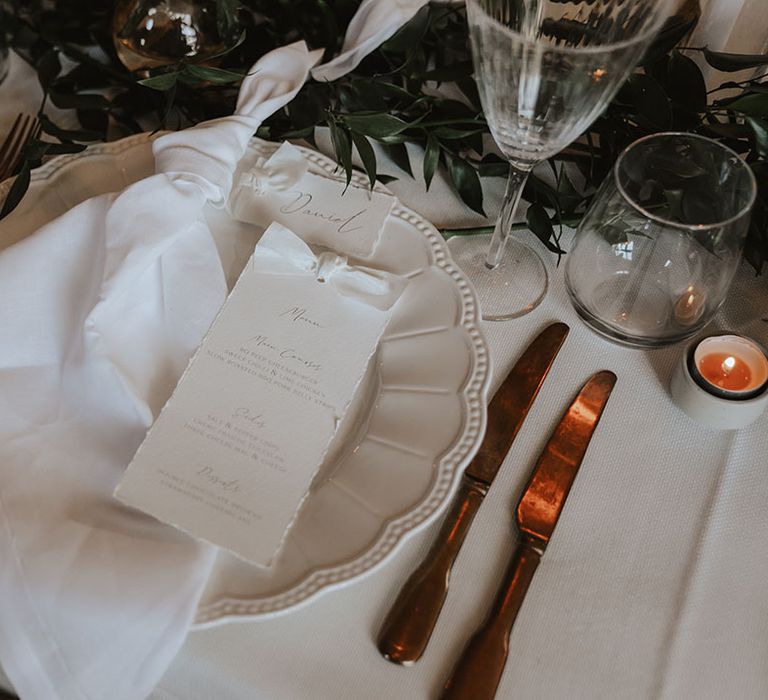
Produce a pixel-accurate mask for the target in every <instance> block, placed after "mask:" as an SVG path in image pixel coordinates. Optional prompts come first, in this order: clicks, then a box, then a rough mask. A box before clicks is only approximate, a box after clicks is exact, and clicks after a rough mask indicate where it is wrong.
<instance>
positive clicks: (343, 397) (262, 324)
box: [115, 224, 406, 567]
mask: <svg viewBox="0 0 768 700" xmlns="http://www.w3.org/2000/svg"><path fill="white" fill-rule="evenodd" d="M405 284H406V280H405V279H404V278H402V277H398V276H396V275H392V274H389V273H386V272H382V271H378V270H372V269H368V268H361V267H352V266H349V265H347V264H346V260H345V258H343V257H340V256H337V255H336V254H334V253H321V254H320V255H317V256H315V254H314V253H313V252H312V251H311V250H310V248H309V247H308V246H307V245H306V243H304V242H303V241H302V240H301V239H300V238H298V237H297V236H296V235H294V234H293V233H292V232H291V231H289V230H288V229H286V228H284V227H283V226H281V225H280V224H273V225H272V226H270V227H269V228H268V229H267V231H266V232H265V233H264V235H263V236H262V239H261V240H260V242H259V244H258V245H257V246H256V249H255V251H254V254H253V256H252V258H251V259H250V261H249V262H248V264H247V265H246V267H245V270H244V271H243V273H242V275H241V276H240V279H239V280H238V282H237V284H236V285H235V288H234V289H233V291H232V293H231V294H230V296H229V298H228V300H227V301H226V303H225V304H224V306H223V307H222V309H221V311H220V312H219V315H218V316H217V317H216V320H215V321H214V323H213V325H212V326H211V329H210V331H209V332H208V334H207V335H206V337H205V338H204V340H203V342H202V344H201V346H200V348H199V349H198V351H197V353H196V354H195V356H194V358H193V359H192V361H191V362H190V365H189V367H188V368H187V370H186V372H185V373H184V375H183V376H182V378H181V380H180V381H179V384H178V386H177V387H176V390H175V391H174V393H173V396H172V397H171V398H170V400H169V401H168V403H167V404H166V406H165V408H164V409H163V410H162V412H161V414H160V416H159V417H158V419H157V420H156V421H155V423H154V425H153V426H152V428H151V429H150V431H149V433H148V435H147V438H146V439H145V441H144V443H143V444H142V445H141V447H140V448H139V450H138V452H137V453H136V455H135V457H134V459H133V461H132V462H131V464H130V465H129V467H128V470H127V472H126V474H125V476H124V478H123V480H122V481H121V482H120V484H119V485H118V487H117V489H116V491H115V496H116V497H117V498H118V499H119V500H121V501H123V502H124V503H126V504H128V505H130V506H133V507H135V508H138V509H140V510H142V511H145V512H146V513H149V514H150V515H153V516H155V517H156V518H158V519H159V520H162V521H164V522H166V523H169V524H171V525H174V526H176V527H178V528H180V529H181V530H184V531H185V532H188V533H189V534H191V535H194V536H195V537H198V538H200V539H202V540H205V541H208V542H211V543H213V544H216V545H219V546H221V547H224V548H225V549H228V550H230V551H232V552H233V553H234V554H236V555H238V556H240V557H242V558H243V559H246V560H248V561H250V562H253V563H254V564H258V565H260V566H265V567H267V566H270V565H271V563H272V561H273V560H274V557H275V555H276V554H277V552H278V550H279V549H280V547H281V545H282V542H283V539H284V537H285V535H286V533H287V531H288V529H289V527H290V525H291V523H292V522H293V520H294V518H295V517H296V514H297V512H298V510H299V507H300V505H301V503H302V501H303V500H304V498H305V496H306V494H307V491H308V489H309V486H310V483H311V481H312V478H313V476H314V475H315V473H316V472H317V470H318V469H319V467H320V465H321V464H322V461H323V458H324V456H325V453H326V451H327V449H328V445H329V443H330V441H331V438H332V437H333V435H334V432H335V431H336V428H337V426H338V424H339V422H340V420H341V418H342V417H343V415H344V413H345V411H346V410H347V407H348V406H349V404H350V402H351V400H352V397H353V395H354V393H355V390H356V389H357V387H358V385H359V384H360V382H361V380H362V378H363V375H364V373H365V370H366V366H367V364H368V362H369V360H370V358H371V356H372V355H373V353H374V352H375V350H376V347H377V345H378V342H379V339H380V337H381V334H382V332H383V330H384V327H385V325H386V323H387V320H388V318H389V311H390V309H391V307H392V305H393V304H394V303H395V301H396V300H397V298H398V297H399V295H400V293H401V292H402V290H403V288H404V286H405Z"/></svg>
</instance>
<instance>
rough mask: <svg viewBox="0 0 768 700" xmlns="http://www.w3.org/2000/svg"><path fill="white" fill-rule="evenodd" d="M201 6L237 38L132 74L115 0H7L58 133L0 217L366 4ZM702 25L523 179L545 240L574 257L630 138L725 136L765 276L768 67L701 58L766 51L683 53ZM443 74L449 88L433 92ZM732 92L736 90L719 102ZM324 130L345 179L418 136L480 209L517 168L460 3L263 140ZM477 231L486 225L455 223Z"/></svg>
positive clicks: (664, 35)
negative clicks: (494, 122) (45, 181)
mask: <svg viewBox="0 0 768 700" xmlns="http://www.w3.org/2000/svg"><path fill="white" fill-rule="evenodd" d="M206 1H207V3H208V4H209V5H211V6H212V8H213V10H214V11H215V12H216V13H217V18H218V22H219V29H220V30H221V33H222V34H223V33H224V28H226V27H227V26H236V27H237V31H238V33H239V39H238V40H237V41H235V42H233V43H234V46H233V48H231V49H230V50H228V51H227V52H225V53H224V54H223V55H219V56H218V57H216V59H215V61H214V62H213V63H214V64H215V65H212V64H211V63H210V62H207V63H206V65H200V64H198V63H195V62H194V61H192V60H189V61H182V62H179V63H178V64H175V65H169V66H163V67H160V68H157V69H153V70H151V71H150V72H149V74H147V73H146V72H145V73H142V74H133V73H131V72H129V71H128V70H127V69H125V68H124V67H123V65H122V64H121V63H120V61H119V60H118V58H117V55H116V53H115V49H114V46H113V40H112V33H111V27H110V19H111V14H112V5H113V3H112V2H111V0H110V1H107V0H59V1H58V2H55V3H54V7H53V9H50V8H51V5H50V3H48V2H46V1H45V0H33V1H32V2H29V1H28V0H27V1H25V0H0V27H4V28H5V31H6V33H7V37H6V40H7V41H8V42H9V43H10V45H11V46H12V47H13V48H14V49H15V50H16V51H17V52H18V53H19V54H20V55H21V56H22V57H23V58H25V59H26V60H27V61H28V62H29V63H30V64H31V65H33V66H34V67H35V69H36V70H37V74H38V78H39V80H40V83H41V85H42V87H43V90H44V93H45V99H44V100H43V104H42V105H41V108H40V114H39V118H40V119H41V122H42V127H43V131H44V132H45V133H46V134H48V135H49V136H53V137H55V138H56V139H57V140H58V141H59V143H50V142H48V141H37V142H34V143H32V144H30V145H29V146H28V148H27V150H26V154H25V158H24V160H23V162H22V163H21V165H20V168H19V177H18V178H17V180H16V182H15V183H14V186H13V187H12V189H11V192H10V193H9V196H8V198H7V200H6V202H5V204H4V206H3V209H2V211H1V212H0V217H1V216H4V215H5V214H7V213H8V212H9V211H11V210H12V209H13V207H15V206H16V204H18V202H19V201H20V199H21V198H22V196H23V194H24V192H25V191H26V189H27V186H28V183H29V173H30V170H31V168H33V167H35V166H36V165H39V163H40V162H41V160H42V158H43V157H45V156H48V155H53V154H57V153H62V152H74V151H77V150H81V149H82V148H84V144H86V143H88V142H92V141H98V140H104V139H106V137H107V134H108V133H109V135H110V137H112V138H114V137H115V136H120V135H125V134H129V133H136V132H140V131H145V130H147V129H150V130H151V129H158V128H180V127H183V126H186V125H189V124H194V123H197V122H199V121H202V120H205V119H211V118H215V117H219V116H223V115H225V114H228V113H230V112H231V111H232V109H233V107H234V103H235V99H236V96H237V84H238V82H239V81H240V79H241V78H242V76H243V74H244V71H245V70H247V68H248V67H250V66H251V65H252V64H253V63H254V62H255V61H256V60H257V59H258V58H259V57H260V56H261V55H263V54H264V53H266V52H267V51H269V50H271V49H273V48H276V47H278V46H282V45H284V44H286V43H289V42H291V41H295V40H297V39H300V38H302V39H304V40H306V41H307V43H308V44H309V45H310V47H313V48H324V49H325V50H326V53H325V59H326V60H327V59H329V58H331V57H332V56H333V55H334V54H335V53H336V52H337V51H338V50H339V49H340V48H341V44H342V42H343V37H344V31H345V29H346V27H347V25H348V23H349V20H350V19H351V17H352V16H353V14H354V12H355V10H356V9H357V6H358V5H359V0H200V2H206ZM695 20H696V16H692V17H675V18H671V19H670V20H669V21H668V22H667V24H666V25H665V27H664V28H663V30H662V32H661V33H660V34H659V36H658V38H657V40H656V42H655V43H654V44H653V46H651V48H650V49H649V50H648V52H647V53H646V56H645V58H644V59H643V61H642V65H641V67H640V68H639V69H638V70H637V71H636V72H635V74H633V75H632V76H631V77H630V78H629V80H628V81H627V83H626V84H625V85H624V86H623V87H622V89H621V90H620V92H619V93H618V95H617V96H616V98H615V99H614V100H613V102H612V103H611V104H610V106H609V107H608V109H607V110H606V112H605V113H604V114H603V115H602V116H601V117H600V118H598V119H597V120H596V121H595V123H594V124H592V126H591V127H590V128H589V129H588V130H587V132H586V133H585V134H584V135H583V137H582V138H580V139H578V140H577V141H576V142H574V143H573V144H571V146H569V147H568V148H566V149H565V150H564V151H563V152H562V153H561V154H559V155H558V156H557V159H556V160H554V159H552V160H551V161H550V163H549V165H550V167H551V168H552V170H553V173H554V180H552V182H555V183H556V184H555V185H551V184H548V183H547V182H545V181H544V180H542V179H541V178H539V177H537V176H536V175H535V174H534V175H533V176H532V177H531V178H530V179H529V181H528V183H527V185H526V190H525V192H524V196H525V198H526V199H527V201H529V202H530V205H529V207H528V210H527V226H528V227H529V228H530V229H531V230H532V231H533V233H534V234H536V236H538V237H539V238H540V239H541V240H542V242H544V244H545V245H546V246H547V247H548V248H549V249H550V250H551V251H553V252H555V253H557V254H558V255H559V254H561V253H562V252H564V251H562V249H561V247H560V244H559V239H560V232H561V230H562V225H563V224H570V225H573V224H575V223H577V222H578V220H579V219H580V218H581V216H582V215H583V213H584V211H585V210H586V208H587V206H588V205H589V202H590V201H591V198H592V197H593V196H594V193H595V191H596V189H597V187H598V186H599V184H600V182H601V181H602V180H603V178H604V177H605V176H606V175H607V174H608V172H609V171H610V168H611V167H612V165H613V163H614V162H615V160H616V158H617V156H618V154H619V153H620V152H621V150H622V149H623V148H624V147H626V146H627V145H629V144H630V143H631V142H632V141H634V140H636V139H637V138H640V137H642V136H645V135H647V134H651V133H656V132H659V131H669V130H675V131H690V132H695V133H699V134H703V135H705V136H709V137H710V138H715V139H718V140H719V141H721V142H722V143H724V144H726V145H727V146H729V147H730V148H732V149H733V150H735V151H736V152H737V153H739V154H740V155H741V156H742V157H743V158H744V159H745V160H746V162H747V163H748V164H749V165H750V167H751V168H752V170H753V171H754V173H755V175H756V177H757V181H758V190H759V191H758V199H757V202H756V205H755V209H754V212H753V216H752V222H751V226H750V230H749V234H748V240H747V246H746V250H745V257H746V259H747V260H748V261H749V262H750V263H751V264H752V266H753V267H754V268H755V270H756V271H757V272H758V273H759V272H760V271H761V270H762V268H763V266H764V264H765V262H766V261H768V80H766V76H768V73H767V74H763V75H758V76H757V77H755V78H752V79H750V80H744V81H738V82H735V81H726V82H724V83H723V84H722V85H720V86H719V87H718V88H716V89H715V90H712V91H710V92H709V93H708V92H707V90H706V86H705V83H704V79H703V77H702V74H701V71H700V69H699V67H698V66H697V64H696V63H695V62H694V61H693V60H692V59H691V55H693V53H695V52H696V53H702V54H703V57H704V59H705V60H706V61H707V62H708V63H709V65H710V66H712V67H714V68H716V69H717V70H719V71H723V72H726V73H727V72H735V71H740V70H744V69H747V68H758V67H761V66H768V55H754V56H748V55H739V54H724V53H716V52H712V51H708V50H707V49H706V48H692V47H687V48H683V49H677V48H675V46H676V45H677V44H678V42H679V41H680V40H681V38H682V37H683V36H685V35H686V34H687V32H688V31H689V30H690V28H691V27H692V25H693V23H695ZM62 59H64V60H62ZM62 63H65V65H66V66H67V67H66V68H63V67H62ZM438 85H439V86H441V87H442V88H443V89H442V90H440V91H439V92H438V91H437V90H436V89H435V88H436V86H438ZM725 90H729V91H730V92H729V93H728V96H727V97H720V95H722V94H723V91H725ZM105 95H108V97H107V96H105ZM446 95H453V97H447V96H446ZM48 100H50V102H52V103H53V104H54V105H55V106H56V107H59V108H63V109H74V110H76V113H77V117H78V120H79V122H80V124H81V125H82V128H81V129H77V130H73V131H70V130H64V129H61V128H60V127H59V126H57V125H56V124H55V123H54V122H53V121H52V120H51V119H49V118H48V117H47V116H46V114H45V111H44V110H45V106H46V104H47V102H48ZM318 126H326V127H328V128H329V130H330V136H331V141H332V144H333V148H334V150H335V153H336V158H337V160H338V162H339V163H340V164H341V165H342V166H343V167H344V169H345V170H346V172H347V176H348V177H349V176H350V175H351V170H352V154H353V148H354V149H356V150H357V152H358V154H359V156H360V159H361V161H362V163H363V165H364V169H365V171H366V173H367V175H368V177H369V178H370V181H371V183H373V182H374V181H375V180H376V179H378V180H381V181H386V180H387V178H386V176H383V175H381V174H379V173H378V170H377V163H376V156H375V152H374V149H373V147H372V142H374V143H376V144H378V145H380V146H381V147H382V148H383V149H384V151H385V152H386V153H387V154H388V155H389V156H390V157H391V158H392V160H393V161H394V162H395V163H396V164H397V165H398V166H399V167H400V168H401V169H402V170H404V171H405V172H406V173H408V174H412V173H411V164H410V161H409V159H408V153H407V149H406V144H407V143H412V144H417V145H419V146H421V147H422V148H423V149H424V158H423V176H424V179H425V181H426V183H427V186H429V183H430V182H431V180H432V178H433V176H434V174H435V171H436V170H437V168H438V167H442V168H444V169H445V171H446V172H447V174H448V176H449V178H450V181H451V183H452V184H453V187H454V188H455V189H456V191H457V193H458V194H459V196H460V197H461V199H462V200H463V201H464V202H465V203H466V204H467V205H468V206H469V207H471V208H472V209H473V210H475V211H477V212H479V213H481V214H484V211H483V195H482V189H481V186H480V178H482V177H506V175H507V166H506V163H505V162H504V161H503V160H502V159H501V158H499V157H498V156H496V155H495V154H493V153H487V152H486V151H485V149H484V147H483V140H484V136H485V135H487V134H488V127H487V124H486V122H485V118H484V116H483V113H482V108H481V106H480V101H479V98H478V93H477V87H476V85H475V83H474V80H473V77H472V62H471V54H470V49H469V39H468V29H467V24H466V16H465V13H464V10H463V8H462V7H460V6H458V7H457V6H455V5H442V4H432V5H428V6H425V7H424V8H423V9H422V10H421V11H419V12H418V13H417V14H416V16H415V17H414V18H413V19H412V20H411V21H410V22H409V23H408V24H407V25H405V26H404V27H403V28H402V29H401V30H400V31H399V32H398V33H397V34H396V35H395V36H394V37H393V38H391V39H390V40H389V41H387V42H386V43H385V44H383V45H382V46H381V47H380V48H379V49H377V50H376V51H374V52H373V53H372V54H371V55H370V56H368V57H367V58H366V59H365V60H364V61H363V62H362V63H361V64H360V66H358V68H356V69H355V70H354V71H353V72H352V73H350V74H348V75H346V76H344V77H342V78H340V79H339V80H336V81H334V82H330V83H329V82H317V81H313V80H310V81H309V82H308V83H307V84H306V85H305V86H304V87H303V89H302V90H301V91H300V92H299V94H298V95H297V96H296V98H295V99H294V100H293V101H292V102H291V103H290V104H289V105H288V106H287V107H286V108H285V109H283V110H281V111H280V112H278V113H277V114H275V115H273V116H272V117H271V118H270V119H268V120H267V121H266V122H265V123H264V124H263V126H262V127H261V128H260V129H259V131H258V135H259V136H261V137H264V138H268V139H273V140H282V139H286V138H293V139H305V140H307V141H309V142H312V143H313V142H314V137H315V128H316V127H318ZM565 162H570V163H572V164H573V167H575V168H577V169H578V171H579V172H580V173H581V175H582V179H583V183H581V182H580V183H579V184H578V185H577V184H576V183H574V182H573V181H572V179H571V178H570V177H569V175H568V173H567V172H566V169H565V167H564V165H563V164H564V163H565ZM571 172H573V171H571ZM550 212H552V213H550ZM479 230H487V229H471V230H464V231H450V232H448V233H449V234H455V233H474V232H477V231H479Z"/></svg>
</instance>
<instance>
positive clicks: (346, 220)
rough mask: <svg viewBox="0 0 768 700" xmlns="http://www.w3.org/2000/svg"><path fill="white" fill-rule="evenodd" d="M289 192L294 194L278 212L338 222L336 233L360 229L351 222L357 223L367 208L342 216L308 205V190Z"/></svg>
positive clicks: (309, 197)
mask: <svg viewBox="0 0 768 700" xmlns="http://www.w3.org/2000/svg"><path fill="white" fill-rule="evenodd" d="M289 194H292V195H293V194H295V195H296V196H295V198H294V199H292V200H291V201H290V202H288V203H287V204H283V206H282V207H280V212H281V213H283V214H302V215H303V216H312V217H314V218H316V219H323V221H327V222H329V223H331V224H338V226H337V227H336V231H337V232H338V233H353V232H354V231H359V230H360V229H362V226H352V223H353V222H355V223H357V221H356V220H357V219H359V218H360V217H361V216H362V215H363V214H365V212H367V211H368V210H367V209H361V210H360V211H359V212H357V213H355V214H352V216H347V217H344V216H343V215H339V214H336V213H334V212H330V211H321V210H320V209H314V208H312V207H310V206H309V205H310V204H311V203H312V195H311V194H310V193H309V192H290V193H289Z"/></svg>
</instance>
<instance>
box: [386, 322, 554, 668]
mask: <svg viewBox="0 0 768 700" xmlns="http://www.w3.org/2000/svg"><path fill="white" fill-rule="evenodd" d="M568 330H569V329H568V326H567V325H566V324H564V323H553V324H552V325H550V326H547V328H545V329H544V330H543V331H542V332H541V333H540V334H539V335H538V336H537V337H536V338H535V339H534V340H533V342H531V344H530V345H529V346H528V348H527V349H526V350H525V352H524V353H523V355H522V356H521V357H520V359H519V360H518V361H517V363H516V364H515V366H514V367H513V368H512V370H511V371H510V373H509V374H508V375H507V378H506V379H505V380H504V382H503V383H502V385H501V386H500V387H499V389H498V391H497V392H496V394H495V395H494V397H493V399H492V401H491V403H490V405H489V407H488V427H487V429H486V432H485V437H484V438H483V442H482V444H481V445H480V449H479V450H478V452H477V455H475V458H474V459H473V460H472V462H471V463H470V464H469V466H468V467H467V469H466V471H465V472H464V475H463V477H462V480H461V484H460V486H459V491H458V493H457V494H456V496H455V497H454V500H453V502H452V505H451V507H450V509H449V511H448V515H447V516H446V518H445V520H444V522H443V525H442V527H441V528H440V532H439V533H438V535H437V539H436V540H435V543H434V544H433V545H432V548H431V549H430V551H429V553H428V554H427V556H426V558H425V559H424V561H423V562H422V563H421V565H420V566H419V567H418V568H417V569H416V570H415V571H414V572H413V574H411V576H410V578H409V579H408V580H407V581H406V583H405V585H404V586H403V588H402V589H401V591H400V594H399V595H398V597H397V600H396V601H395V603H394V605H393V606H392V608H391V609H390V611H389V614H388V615H387V617H386V619H385V620H384V625H383V627H382V631H381V633H380V636H379V641H378V648H379V651H380V652H381V654H382V656H383V657H384V658H385V659H388V660H389V661H392V662H393V663H398V664H406V665H407V664H412V663H414V662H415V661H417V660H418V659H419V658H420V657H421V655H422V654H423V653H424V649H425V648H426V646H427V643H428V642H429V639H430V637H431V636H432V630H433V629H434V627H435V623H436V622H437V618H438V616H439V615H440V610H441V609H442V607H443V603H444V601H445V596H446V594H447V592H448V582H449V579H450V574H451V567H452V566H453V562H454V560H455V559H456V555H457V554H458V553H459V549H461V545H462V543H463V542H464V538H465V536H466V534H467V531H468V530H469V526H470V525H471V524H472V520H473V519H474V517H475V514H476V513H477V509H478V508H479V507H480V504H481V503H482V501H483V498H484V497H485V494H486V493H487V492H488V488H489V487H490V485H491V482H492V481H493V479H494V477H495V476H496V472H497V471H498V470H499V468H500V467H501V465H502V463H503V462H504V458H505V457H506V455H507V452H508V451H509V448H510V447H511V446H512V442H513V441H514V439H515V436H516V435H517V433H518V431H519V430H520V427H521V426H522V424H523V421H524V420H525V417H526V416H527V415H528V410H529V409H530V407H531V404H532V403H533V401H534V399H535V398H536V395H537V394H538V393H539V389H540V388H541V385H542V384H543V382H544V379H545V378H546V376H547V373H548V372H549V368H550V367H551V366H552V363H553V362H554V360H555V357H557V353H558V351H559V350H560V347H561V346H562V344H563V341H564V340H565V337H566V336H567V335H568Z"/></svg>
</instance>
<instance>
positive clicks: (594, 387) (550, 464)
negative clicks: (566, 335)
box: [441, 371, 616, 700]
mask: <svg viewBox="0 0 768 700" xmlns="http://www.w3.org/2000/svg"><path fill="white" fill-rule="evenodd" d="M615 383H616V375H615V374H613V372H608V371H603V372H598V373H597V374H595V375H593V376H592V377H591V378H590V379H589V381H588V382H587V383H586V384H585V385H584V386H583V388H582V389H581V391H580V392H579V395H578V396H577V397H576V400H575V401H574V402H573V403H572V404H571V407H570V408H569V409H568V411H567V412H566V414H565V416H563V419H562V420H561V421H560V424H559V425H558V426H557V428H556V429H555V432H554V433H553V434H552V437H551V438H550V439H549V442H548V443H547V445H546V447H545V448H544V451H543V452H542V453H541V456H540V457H539V461H538V462H537V463H536V466H535V467H534V470H533V474H532V475H531V480H530V481H529V482H528V486H527V488H526V489H525V492H524V493H523V496H522V498H521V499H520V503H519V504H518V506H517V527H518V530H519V532H520V535H519V538H518V544H517V549H516V550H515V554H514V556H513V557H512V561H511V562H510V563H509V567H508V568H507V572H506V574H505V575H504V581H503V583H502V585H501V587H500V588H499V590H498V593H497V594H496V599H495V600H494V602H493V605H492V607H491V610H490V612H489V613H488V617H487V618H486V620H485V622H484V623H483V624H482V626H481V627H480V628H479V629H478V630H477V631H476V632H475V634H474V635H473V636H472V638H471V639H470V640H469V643H468V644H467V646H466V647H465V649H464V651H463V653H462V655H461V657H460V658H459V660H458V662H457V663H456V665H455V667H454V669H453V673H452V674H451V676H450V678H449V679H448V681H447V683H446V684H445V688H444V690H443V694H442V696H441V700H491V699H492V698H493V697H494V695H495V694H496V688H497V687H498V685H499V680H500V679H501V674H502V672H503V671H504V665H505V663H506V661H507V648H508V645H509V633H510V631H511V630H512V625H513V624H514V622H515V618H516V617H517V613H518V611H519V610H520V606H521V605H522V603H523V598H525V593H526V591H527V590H528V585H529V584H530V582H531V579H532V578H533V574H534V573H535V571H536V567H537V566H538V564H539V559H540V558H541V556H542V555H543V554H544V550H545V549H546V548H547V544H548V543H549V540H550V538H551V537H552V532H553V530H554V529H555V525H556V524H557V519H558V518H559V517H560V512H561V511H562V510H563V505H564V504H565V499H566V498H567V497H568V492H569V491H570V489H571V485H572V484H573V480H574V479H575V478H576V472H578V470H579V466H580V465H581V461H582V459H583V458H584V454H585V453H586V451H587V447H589V441H590V439H591V438H592V434H593V433H594V431H595V428H596V427H597V423H598V421H599V420H600V416H601V415H602V412H603V409H604V408H605V404H606V402H607V401H608V397H609V396H610V395H611V391H612V390H613V386H614V384H615Z"/></svg>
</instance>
